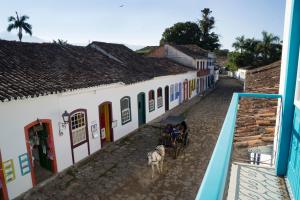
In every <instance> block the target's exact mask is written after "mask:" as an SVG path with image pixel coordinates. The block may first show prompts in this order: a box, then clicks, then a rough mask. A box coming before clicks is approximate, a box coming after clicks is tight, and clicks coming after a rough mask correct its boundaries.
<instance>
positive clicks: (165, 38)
mask: <svg viewBox="0 0 300 200" xmlns="http://www.w3.org/2000/svg"><path fill="white" fill-rule="evenodd" d="M201 12H202V18H201V20H199V21H198V22H179V23H176V24H174V25H173V26H172V27H170V28H167V29H166V30H165V31H164V33H163V35H162V39H161V40H160V44H164V43H171V44H197V45H198V46H200V47H202V48H203V49H206V50H211V51H213V50H215V49H219V48H220V46H221V45H220V43H219V36H218V35H217V34H216V33H214V32H212V29H213V28H214V26H215V19H214V17H212V16H211V13H212V11H211V10H210V9H209V8H205V9H203V10H202V11H201Z"/></svg>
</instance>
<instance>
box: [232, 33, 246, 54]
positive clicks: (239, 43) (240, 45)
mask: <svg viewBox="0 0 300 200" xmlns="http://www.w3.org/2000/svg"><path fill="white" fill-rule="evenodd" d="M235 40H236V41H235V42H234V43H233V44H232V47H234V48H235V50H236V51H240V53H243V50H244V48H245V36H243V35H242V36H241V37H237V38H235Z"/></svg>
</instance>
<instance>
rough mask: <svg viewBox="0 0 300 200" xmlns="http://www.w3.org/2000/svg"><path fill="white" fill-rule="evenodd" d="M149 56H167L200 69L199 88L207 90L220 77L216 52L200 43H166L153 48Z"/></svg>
mask: <svg viewBox="0 0 300 200" xmlns="http://www.w3.org/2000/svg"><path fill="white" fill-rule="evenodd" d="M147 56H149V57H166V58H169V59H171V60H173V61H175V62H177V63H180V64H182V65H185V66H189V67H192V68H194V69H196V70H197V71H198V74H197V75H198V78H197V88H198V89H199V91H200V92H202V91H205V90H206V89H207V88H210V87H213V85H214V84H215V83H216V82H217V81H218V79H219V70H215V66H214V63H215V60H216V57H215V54H214V53H213V52H210V51H207V50H205V49H202V48H200V47H199V46H198V45H194V44H190V45H174V44H165V45H162V46H160V47H157V48H152V49H151V51H150V52H148V53H147Z"/></svg>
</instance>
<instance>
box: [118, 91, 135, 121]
mask: <svg viewBox="0 0 300 200" xmlns="http://www.w3.org/2000/svg"><path fill="white" fill-rule="evenodd" d="M125 99H128V107H127V108H125V109H122V101H123V100H125ZM120 109H121V123H122V125H125V124H127V123H129V122H131V120H132V116H131V99H130V96H125V97H122V98H121V99H120ZM125 111H127V112H128V114H129V119H128V120H126V121H123V115H124V114H123V112H125Z"/></svg>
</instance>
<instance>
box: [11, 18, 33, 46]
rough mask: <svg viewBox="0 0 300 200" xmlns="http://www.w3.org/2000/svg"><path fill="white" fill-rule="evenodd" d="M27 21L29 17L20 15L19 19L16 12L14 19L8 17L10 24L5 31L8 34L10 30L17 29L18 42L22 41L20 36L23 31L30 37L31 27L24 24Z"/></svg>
mask: <svg viewBox="0 0 300 200" xmlns="http://www.w3.org/2000/svg"><path fill="white" fill-rule="evenodd" d="M28 19H29V17H28V16H26V15H22V16H20V17H19V15H18V13H17V12H16V17H14V16H10V17H9V18H8V22H10V24H9V25H8V27H7V31H8V32H10V31H11V30H12V29H19V33H18V37H19V40H20V42H21V41H22V37H23V34H22V32H23V29H24V31H25V33H28V34H29V35H30V36H31V35H32V26H31V25H30V24H29V23H27V22H26V20H28Z"/></svg>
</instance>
